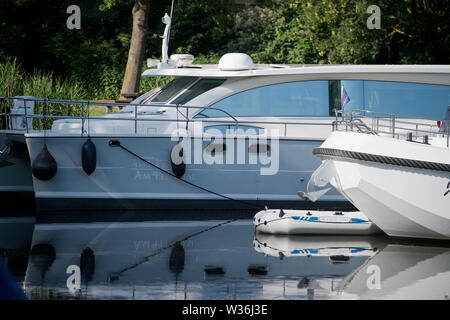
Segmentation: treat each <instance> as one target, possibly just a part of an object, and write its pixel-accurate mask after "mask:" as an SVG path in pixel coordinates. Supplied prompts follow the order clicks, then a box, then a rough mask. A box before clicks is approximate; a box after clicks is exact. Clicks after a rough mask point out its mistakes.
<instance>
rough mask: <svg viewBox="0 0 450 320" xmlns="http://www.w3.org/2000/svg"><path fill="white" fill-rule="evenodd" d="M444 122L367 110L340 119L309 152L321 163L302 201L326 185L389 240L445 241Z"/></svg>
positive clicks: (448, 173) (449, 217)
mask: <svg viewBox="0 0 450 320" xmlns="http://www.w3.org/2000/svg"><path fill="white" fill-rule="evenodd" d="M449 97H450V95H449ZM443 109H444V111H445V109H447V108H443ZM444 113H445V112H444ZM444 113H443V114H444ZM448 114H449V111H448V110H447V115H448ZM441 119H442V118H441ZM449 120H450V118H447V116H444V119H443V120H441V121H433V120H422V121H419V120H418V119H411V118H410V117H402V116H396V115H392V114H384V113H374V112H367V111H354V112H352V113H351V114H350V115H346V116H344V117H343V118H342V119H340V120H338V121H336V122H335V125H334V128H335V131H334V132H333V133H332V134H331V135H330V136H329V137H328V138H327V139H326V140H325V142H324V143H323V144H322V145H321V146H320V147H319V148H316V149H315V150H314V151H313V153H314V154H315V155H317V156H319V157H321V158H322V159H323V160H324V162H323V164H322V165H321V167H320V168H319V169H318V170H317V172H316V173H315V174H314V176H315V177H320V179H317V178H316V179H312V180H311V181H310V183H309V188H308V192H309V193H304V194H303V195H304V197H306V198H307V197H308V195H309V194H312V195H313V200H315V197H314V194H315V193H317V192H320V191H317V190H315V188H316V187H317V186H319V187H324V186H325V185H326V184H327V182H330V183H331V184H332V185H333V186H335V187H336V188H337V189H338V190H339V191H340V192H341V193H342V194H343V195H344V196H345V197H346V198H347V199H348V200H349V201H351V202H352V203H353V204H354V205H355V206H356V207H357V208H358V209H360V210H361V211H363V212H364V214H366V215H367V217H368V218H369V219H371V220H372V221H373V222H374V223H375V224H376V225H377V226H378V227H380V228H381V229H382V230H383V231H384V232H386V233H387V234H388V235H390V236H398V237H413V238H433V239H445V240H448V239H449V238H450V191H449V190H450V147H449V126H448V123H449Z"/></svg>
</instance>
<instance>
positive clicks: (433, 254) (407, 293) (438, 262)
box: [339, 244, 450, 299]
mask: <svg viewBox="0 0 450 320" xmlns="http://www.w3.org/2000/svg"><path fill="white" fill-rule="evenodd" d="M447 245H448V244H447ZM449 283H450V247H448V246H447V247H431V246H428V245H420V244H415V245H414V244H409V245H404V244H389V245H388V246H386V247H385V248H383V249H382V250H380V252H378V253H377V254H376V255H375V256H373V257H372V258H370V259H369V260H367V261H366V262H365V263H364V264H363V265H362V266H361V267H359V268H358V269H356V270H355V271H354V272H352V274H350V275H349V276H347V277H346V278H345V280H344V281H342V282H341V283H340V287H339V291H342V292H343V297H344V298H345V297H346V295H351V296H356V297H357V298H360V299H449V297H450V286H449Z"/></svg>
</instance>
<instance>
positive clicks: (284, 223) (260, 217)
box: [253, 209, 381, 235]
mask: <svg viewBox="0 0 450 320" xmlns="http://www.w3.org/2000/svg"><path fill="white" fill-rule="evenodd" d="M253 224H254V225H255V227H256V230H258V231H261V232H265V233H271V234H348V235H369V234H376V233H380V232H381V230H380V229H379V228H378V227H377V226H376V225H375V224H374V223H373V222H372V221H370V220H369V219H368V218H367V217H366V216H365V215H364V214H362V213H361V212H359V211H353V212H338V211H314V210H310V211H308V210H284V209H266V210H262V211H259V212H258V213H257V214H256V215H255V217H254V218H253Z"/></svg>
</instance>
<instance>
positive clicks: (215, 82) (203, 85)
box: [172, 79, 225, 104]
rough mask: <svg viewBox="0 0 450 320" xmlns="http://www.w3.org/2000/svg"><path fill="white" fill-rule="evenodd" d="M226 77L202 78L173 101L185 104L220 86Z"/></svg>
mask: <svg viewBox="0 0 450 320" xmlns="http://www.w3.org/2000/svg"><path fill="white" fill-rule="evenodd" d="M224 81H225V79H202V80H200V81H198V82H197V83H195V84H194V85H193V86H192V87H190V88H188V89H187V90H186V91H185V92H183V94H182V95H180V96H179V97H178V98H176V99H175V100H174V101H172V103H174V104H185V103H186V102H188V101H190V100H192V99H194V98H195V97H197V96H199V95H201V94H202V93H204V92H206V91H208V90H211V89H214V88H215V87H218V86H220V85H221V84H222V83H223V82H224Z"/></svg>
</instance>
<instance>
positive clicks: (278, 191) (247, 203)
mask: <svg viewBox="0 0 450 320" xmlns="http://www.w3.org/2000/svg"><path fill="white" fill-rule="evenodd" d="M90 139H91V141H92V142H93V143H94V145H95V148H96V158H97V162H96V169H95V171H94V172H93V173H92V174H90V175H88V174H86V173H85V172H84V171H83V169H82V155H81V151H82V146H83V144H84V143H85V142H86V140H87V137H80V136H76V137H74V136H71V137H68V136H61V137H49V136H47V137H46V145H47V148H48V151H49V152H50V154H51V155H52V156H53V157H54V159H55V161H56V163H57V166H58V169H57V173H56V175H55V176H54V177H53V178H52V179H50V180H48V181H41V180H39V179H37V178H35V177H33V185H34V189H35V195H36V209H37V212H38V215H39V217H38V221H39V219H40V217H45V219H47V218H50V216H54V217H57V216H58V215H59V216H61V211H64V212H67V211H69V212H72V213H74V214H79V215H82V214H87V213H89V216H90V217H92V218H93V219H95V220H96V221H98V220H104V219H106V220H108V219H107V217H106V216H107V215H110V216H111V215H112V216H111V219H112V220H113V219H115V217H114V215H117V214H119V215H121V214H122V213H123V212H130V211H132V212H137V215H134V216H133V217H132V216H131V215H130V219H131V220H148V218H149V216H151V215H155V213H157V212H159V211H161V210H171V211H174V212H177V213H180V214H183V212H185V211H192V212H195V211H200V212H206V211H209V210H222V211H224V212H225V211H226V212H227V213H224V214H231V215H233V212H234V213H237V212H246V213H247V217H253V215H254V213H255V212H256V211H258V209H259V210H261V209H262V208H264V206H266V205H267V206H275V205H276V206H282V207H285V208H298V209H316V208H320V207H323V208H330V210H333V209H336V210H350V209H352V208H353V206H352V205H351V204H350V203H349V202H348V201H347V200H346V199H345V198H344V197H343V196H342V195H340V194H339V193H338V192H337V190H333V191H332V192H330V193H329V194H328V195H327V196H326V197H325V198H323V199H322V201H321V202H318V203H312V202H309V201H304V200H302V199H300V198H299V197H298V196H297V195H296V191H297V190H299V189H301V188H302V185H304V184H306V182H307V181H308V179H309V177H310V175H311V173H312V172H313V171H314V170H315V168H316V167H317V166H319V164H320V160H319V159H318V158H315V157H313V156H312V150H313V149H314V148H315V147H317V146H318V145H319V144H320V143H321V142H322V141H315V140H292V139H289V140H280V141H279V159H278V160H279V163H278V171H277V172H276V173H275V174H273V175H263V174H261V168H262V167H263V165H262V164H259V162H256V163H250V160H249V157H250V156H249V154H246V158H245V163H243V164H238V163H237V160H236V157H237V156H236V154H235V155H234V156H235V160H236V161H234V162H233V163H223V164H216V163H213V164H207V163H205V162H203V163H195V159H192V160H193V161H191V163H187V164H186V171H185V173H184V175H183V176H182V179H183V180H184V181H181V180H180V179H177V178H176V177H174V176H173V175H171V174H169V173H172V172H173V171H172V166H171V162H170V155H171V150H172V148H173V147H174V146H175V145H176V144H177V141H172V140H171V138H170V137H161V136H159V137H156V136H155V137H148V136H146V137H100V136H98V137H97V136H91V138H90ZM26 140H27V145H28V148H29V152H30V157H31V159H34V158H35V157H36V156H37V155H38V154H39V152H40V151H41V150H42V148H43V145H44V139H43V137H39V136H29V137H27V139H26ZM112 140H114V141H119V142H120V146H123V147H124V148H122V147H117V146H116V147H114V146H111V145H110V142H111V141H112ZM200 140H201V139H200ZM237 140H238V139H235V140H234V142H233V143H235V147H236V148H237V144H238V142H237ZM195 143H197V142H195V141H194V142H193V143H192V145H194V144H195ZM200 143H201V144H200V146H201V148H202V150H204V149H205V148H206V146H207V145H208V144H209V143H211V141H200ZM243 143H244V144H245V148H244V149H245V150H246V151H247V150H249V144H250V143H251V141H250V140H249V139H248V138H247V139H244V141H243ZM127 150H128V151H127ZM228 150H229V149H228V148H227V151H226V152H228ZM292 155H296V156H295V157H293V156H292ZM297 155H298V156H297ZM299 160H300V161H299ZM156 167H158V168H156ZM161 169H162V170H161ZM149 211H150V212H149ZM64 214H65V215H66V213H64ZM66 216H67V215H66ZM102 217H104V218H102ZM121 217H122V218H125V217H124V216H123V215H122V216H121ZM159 218H161V217H159ZM47 220H48V219H47ZM47 222H48V221H47Z"/></svg>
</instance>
